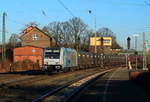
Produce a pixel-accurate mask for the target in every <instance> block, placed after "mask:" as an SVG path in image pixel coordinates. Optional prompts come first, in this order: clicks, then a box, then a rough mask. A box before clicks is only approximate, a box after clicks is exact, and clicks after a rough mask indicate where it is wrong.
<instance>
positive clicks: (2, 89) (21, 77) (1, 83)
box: [0, 68, 106, 102]
mask: <svg viewBox="0 0 150 102" xmlns="http://www.w3.org/2000/svg"><path fill="white" fill-rule="evenodd" d="M103 70H106V69H100V68H98V69H87V70H79V71H75V72H68V73H58V74H53V75H45V74H43V75H41V74H40V75H26V74H0V102H31V101H32V100H33V99H34V98H36V97H38V96H40V95H41V94H43V93H45V92H47V91H48V90H53V89H55V88H57V87H60V86H63V85H64V84H66V83H68V82H70V81H72V80H77V79H79V78H82V77H85V76H88V75H91V74H94V73H97V72H99V71H103Z"/></svg>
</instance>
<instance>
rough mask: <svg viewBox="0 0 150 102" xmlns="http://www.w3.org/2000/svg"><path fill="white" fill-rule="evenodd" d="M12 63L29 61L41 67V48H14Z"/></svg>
mask: <svg viewBox="0 0 150 102" xmlns="http://www.w3.org/2000/svg"><path fill="white" fill-rule="evenodd" d="M13 55H14V62H17V61H24V60H26V59H29V60H31V61H33V62H34V63H39V65H40V66H42V56H43V48H39V47H33V46H23V47H19V48H15V49H14V51H13Z"/></svg>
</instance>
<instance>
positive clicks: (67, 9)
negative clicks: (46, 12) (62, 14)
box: [57, 0, 75, 17]
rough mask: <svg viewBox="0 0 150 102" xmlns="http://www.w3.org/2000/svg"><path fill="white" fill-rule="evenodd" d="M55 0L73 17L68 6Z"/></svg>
mask: <svg viewBox="0 0 150 102" xmlns="http://www.w3.org/2000/svg"><path fill="white" fill-rule="evenodd" d="M57 1H58V2H59V3H60V4H61V5H62V6H63V7H64V8H65V9H66V11H67V12H68V13H69V14H70V15H71V16H73V17H75V16H74V14H73V13H72V12H71V10H69V8H68V7H67V6H66V5H65V4H64V3H63V2H62V1H61V0H57Z"/></svg>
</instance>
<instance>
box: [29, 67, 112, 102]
mask: <svg viewBox="0 0 150 102" xmlns="http://www.w3.org/2000/svg"><path fill="white" fill-rule="evenodd" d="M111 70H112V69H111ZM111 70H106V71H102V72H97V73H95V74H91V75H87V76H84V77H81V78H78V79H76V80H73V81H70V82H68V83H67V84H65V85H63V86H60V87H58V88H56V89H54V90H50V91H47V92H45V93H43V94H42V95H40V96H38V97H36V98H35V99H34V100H33V101H32V102H60V101H61V102H67V101H69V100H70V99H71V97H72V96H73V95H75V94H76V93H77V92H79V91H80V90H81V89H82V88H84V87H85V86H86V85H87V84H90V83H91V82H92V81H94V80H95V79H96V78H98V77H100V76H102V75H104V74H105V73H107V72H109V71H111Z"/></svg>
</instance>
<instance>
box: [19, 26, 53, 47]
mask: <svg viewBox="0 0 150 102" xmlns="http://www.w3.org/2000/svg"><path fill="white" fill-rule="evenodd" d="M20 39H21V44H22V46H27V45H30V46H35V47H41V48H47V47H52V37H51V36H50V35H47V34H46V33H45V32H43V31H42V30H40V29H39V28H37V27H33V26H30V27H28V28H26V29H25V30H23V32H22V35H21V36H20Z"/></svg>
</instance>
